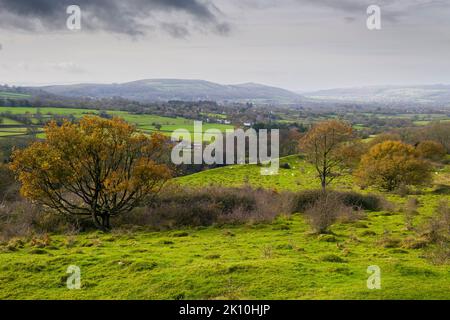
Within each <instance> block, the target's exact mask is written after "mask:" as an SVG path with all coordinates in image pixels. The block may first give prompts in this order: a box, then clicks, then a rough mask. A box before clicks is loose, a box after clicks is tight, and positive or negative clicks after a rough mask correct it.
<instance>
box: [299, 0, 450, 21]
mask: <svg viewBox="0 0 450 320" xmlns="http://www.w3.org/2000/svg"><path fill="white" fill-rule="evenodd" d="M296 1H297V2H298V3H301V4H309V5H315V6H322V7H328V8H331V9H334V10H337V11H342V12H345V13H358V14H360V13H361V12H363V13H365V12H366V9H367V7H368V6H370V5H378V6H380V7H381V9H382V14H383V18H384V19H386V20H388V21H391V22H395V21H397V20H398V19H401V18H403V17H407V16H409V15H411V14H417V13H420V12H421V11H422V10H426V9H448V8H449V7H450V3H448V1H443V0H339V1H336V0H296Z"/></svg>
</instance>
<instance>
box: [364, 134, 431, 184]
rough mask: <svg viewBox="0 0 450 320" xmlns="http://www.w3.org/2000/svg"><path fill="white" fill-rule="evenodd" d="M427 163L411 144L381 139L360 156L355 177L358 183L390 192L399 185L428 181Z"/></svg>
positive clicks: (429, 171)
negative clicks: (381, 140) (380, 141)
mask: <svg viewBox="0 0 450 320" xmlns="http://www.w3.org/2000/svg"><path fill="white" fill-rule="evenodd" d="M430 169H431V166H430V164H429V162H428V161H426V160H423V159H421V158H420V157H419V155H418V154H417V152H416V150H415V149H414V147H413V146H411V145H408V144H405V143H402V142H400V141H385V142H383V143H380V144H377V145H375V146H373V147H372V148H371V149H370V150H369V152H368V153H366V154H365V155H363V157H362V159H361V163H360V165H359V168H358V170H357V172H356V176H357V178H358V179H359V181H360V184H362V185H374V186H377V187H380V188H382V189H385V190H387V191H392V190H395V189H397V188H398V187H400V186H401V185H424V184H426V183H429V182H430V180H431V170H430Z"/></svg>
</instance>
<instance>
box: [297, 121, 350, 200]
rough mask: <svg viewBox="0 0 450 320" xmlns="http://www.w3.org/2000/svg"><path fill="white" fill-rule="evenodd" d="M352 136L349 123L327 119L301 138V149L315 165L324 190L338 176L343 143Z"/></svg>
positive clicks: (341, 161) (341, 160)
mask: <svg viewBox="0 0 450 320" xmlns="http://www.w3.org/2000/svg"><path fill="white" fill-rule="evenodd" d="M352 138H353V131H352V127H351V126H350V125H349V124H347V123H345V122H342V121H339V120H327V121H323V122H320V123H317V124H315V125H314V126H313V127H312V128H311V129H310V130H309V131H308V132H307V133H306V134H305V135H304V136H303V137H302V138H301V139H300V143H299V147H300V150H301V151H302V152H304V153H305V154H306V157H307V159H308V160H309V162H311V163H312V164H313V165H314V167H315V169H316V171H317V173H318V176H319V178H320V182H321V186H322V190H323V191H324V192H325V191H326V187H327V186H328V185H329V184H330V183H331V182H332V181H333V180H334V179H335V178H336V177H337V174H338V171H339V169H340V166H341V164H342V163H343V160H344V159H343V157H342V153H341V150H342V149H341V148H342V147H343V144H344V143H345V142H348V141H350V140H351V139H352Z"/></svg>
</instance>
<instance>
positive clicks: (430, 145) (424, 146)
mask: <svg viewBox="0 0 450 320" xmlns="http://www.w3.org/2000/svg"><path fill="white" fill-rule="evenodd" d="M416 151H417V154H418V155H419V156H421V157H422V158H424V159H428V160H433V161H440V160H442V159H443V158H444V157H445V155H446V154H447V152H446V151H445V148H444V146H443V145H442V144H440V143H439V142H436V141H431V140H425V141H422V142H420V143H419V144H418V145H417V147H416Z"/></svg>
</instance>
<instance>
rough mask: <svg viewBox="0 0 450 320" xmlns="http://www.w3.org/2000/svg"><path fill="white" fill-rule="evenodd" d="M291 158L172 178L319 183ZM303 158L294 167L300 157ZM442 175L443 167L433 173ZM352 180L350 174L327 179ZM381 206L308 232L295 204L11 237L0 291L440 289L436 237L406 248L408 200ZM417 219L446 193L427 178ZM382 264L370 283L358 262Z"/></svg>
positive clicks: (108, 295) (440, 180) (448, 285)
mask: <svg viewBox="0 0 450 320" xmlns="http://www.w3.org/2000/svg"><path fill="white" fill-rule="evenodd" d="M283 162H289V163H290V164H291V167H292V169H280V175H279V176H266V177H264V176H261V175H259V169H260V167H258V166H252V165H240V166H232V167H225V168H219V169H214V170H210V171H206V172H202V173H198V174H194V175H191V176H187V177H182V178H179V179H177V180H176V181H174V183H180V184H187V185H191V186H192V185H194V186H199V187H201V186H207V185H210V184H220V185H227V186H236V185H242V184H250V185H253V186H255V187H264V188H271V189H273V188H277V189H278V190H286V189H287V190H304V189H311V188H314V187H315V186H317V185H318V181H317V180H316V179H315V178H314V172H313V171H312V170H311V169H312V168H311V167H310V166H309V165H307V164H305V163H304V161H303V160H301V159H300V160H299V159H298V158H297V157H295V156H292V157H288V158H286V159H283V160H282V163H283ZM301 168H303V169H301ZM436 184H440V185H442V184H444V185H447V186H450V168H449V167H446V168H445V169H443V170H441V171H439V172H437V173H436ZM334 187H335V188H339V189H354V188H355V187H354V185H353V183H352V180H351V178H349V177H347V178H343V179H341V180H338V181H337V182H336V183H335V184H334ZM384 196H385V197H387V198H388V199H389V200H390V201H391V202H392V203H393V205H394V207H395V208H394V209H393V210H390V211H379V212H367V217H366V218H365V219H363V220H360V221H356V222H351V223H338V224H335V225H334V226H333V227H332V234H330V235H316V234H313V233H312V232H311V229H310V227H309V226H308V225H307V223H306V222H305V219H304V217H303V216H302V215H301V214H294V215H291V216H286V215H280V216H279V217H278V218H277V219H276V220H275V221H274V222H272V223H247V224H245V225H240V226H239V225H236V226H231V225H225V226H212V227H207V228H206V227H199V228H192V229H184V230H174V231H162V232H154V231H149V230H143V229H139V228H137V229H136V230H133V229H127V230H116V231H113V232H112V233H110V234H103V233H100V232H91V233H83V234H78V235H72V236H70V235H50V239H47V241H46V243H45V245H42V241H39V240H38V241H36V240H35V241H33V240H31V241H30V240H29V239H26V240H20V239H15V240H11V241H10V242H9V243H3V244H2V245H1V246H0V252H1V253H0V288H1V290H0V298H1V299H6V298H8V299H18V298H21V299H23V298H27V299H31V298H35V299H85V298H92V299H100V298H102V299H112V298H115V299H448V298H450V268H449V266H448V265H441V264H433V263H432V262H431V260H430V259H428V258H427V257H428V256H429V255H430V254H431V253H432V250H433V247H432V246H429V247H425V248H422V247H419V248H416V249H412V248H411V246H410V245H409V244H410V243H411V241H415V240H416V237H417V236H416V235H415V233H414V232H413V231H407V230H406V228H405V222H404V218H403V214H402V213H401V210H400V209H401V208H402V206H403V204H404V203H405V201H406V198H402V197H400V196H397V195H389V194H384ZM416 197H417V198H418V200H419V203H420V207H419V209H418V211H419V215H418V216H416V217H415V218H414V224H415V225H416V226H418V225H420V224H422V223H423V222H424V221H426V219H427V218H428V217H429V216H430V215H431V214H432V212H433V210H434V208H435V207H436V205H437V203H438V201H439V200H440V199H442V198H444V197H445V198H447V199H449V198H450V196H449V195H448V193H447V194H440V193H438V192H436V191H435V190H434V189H433V188H430V189H427V190H425V191H424V192H423V194H421V195H418V196H416ZM69 265H77V266H79V267H80V268H81V276H82V280H81V281H82V288H81V290H68V289H67V288H66V277H67V275H66V269H67V267H68V266H69ZM371 265H377V266H379V267H380V268H381V289H380V290H369V289H367V286H366V281H367V278H368V276H369V274H367V271H366V270H367V267H368V266H371Z"/></svg>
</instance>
